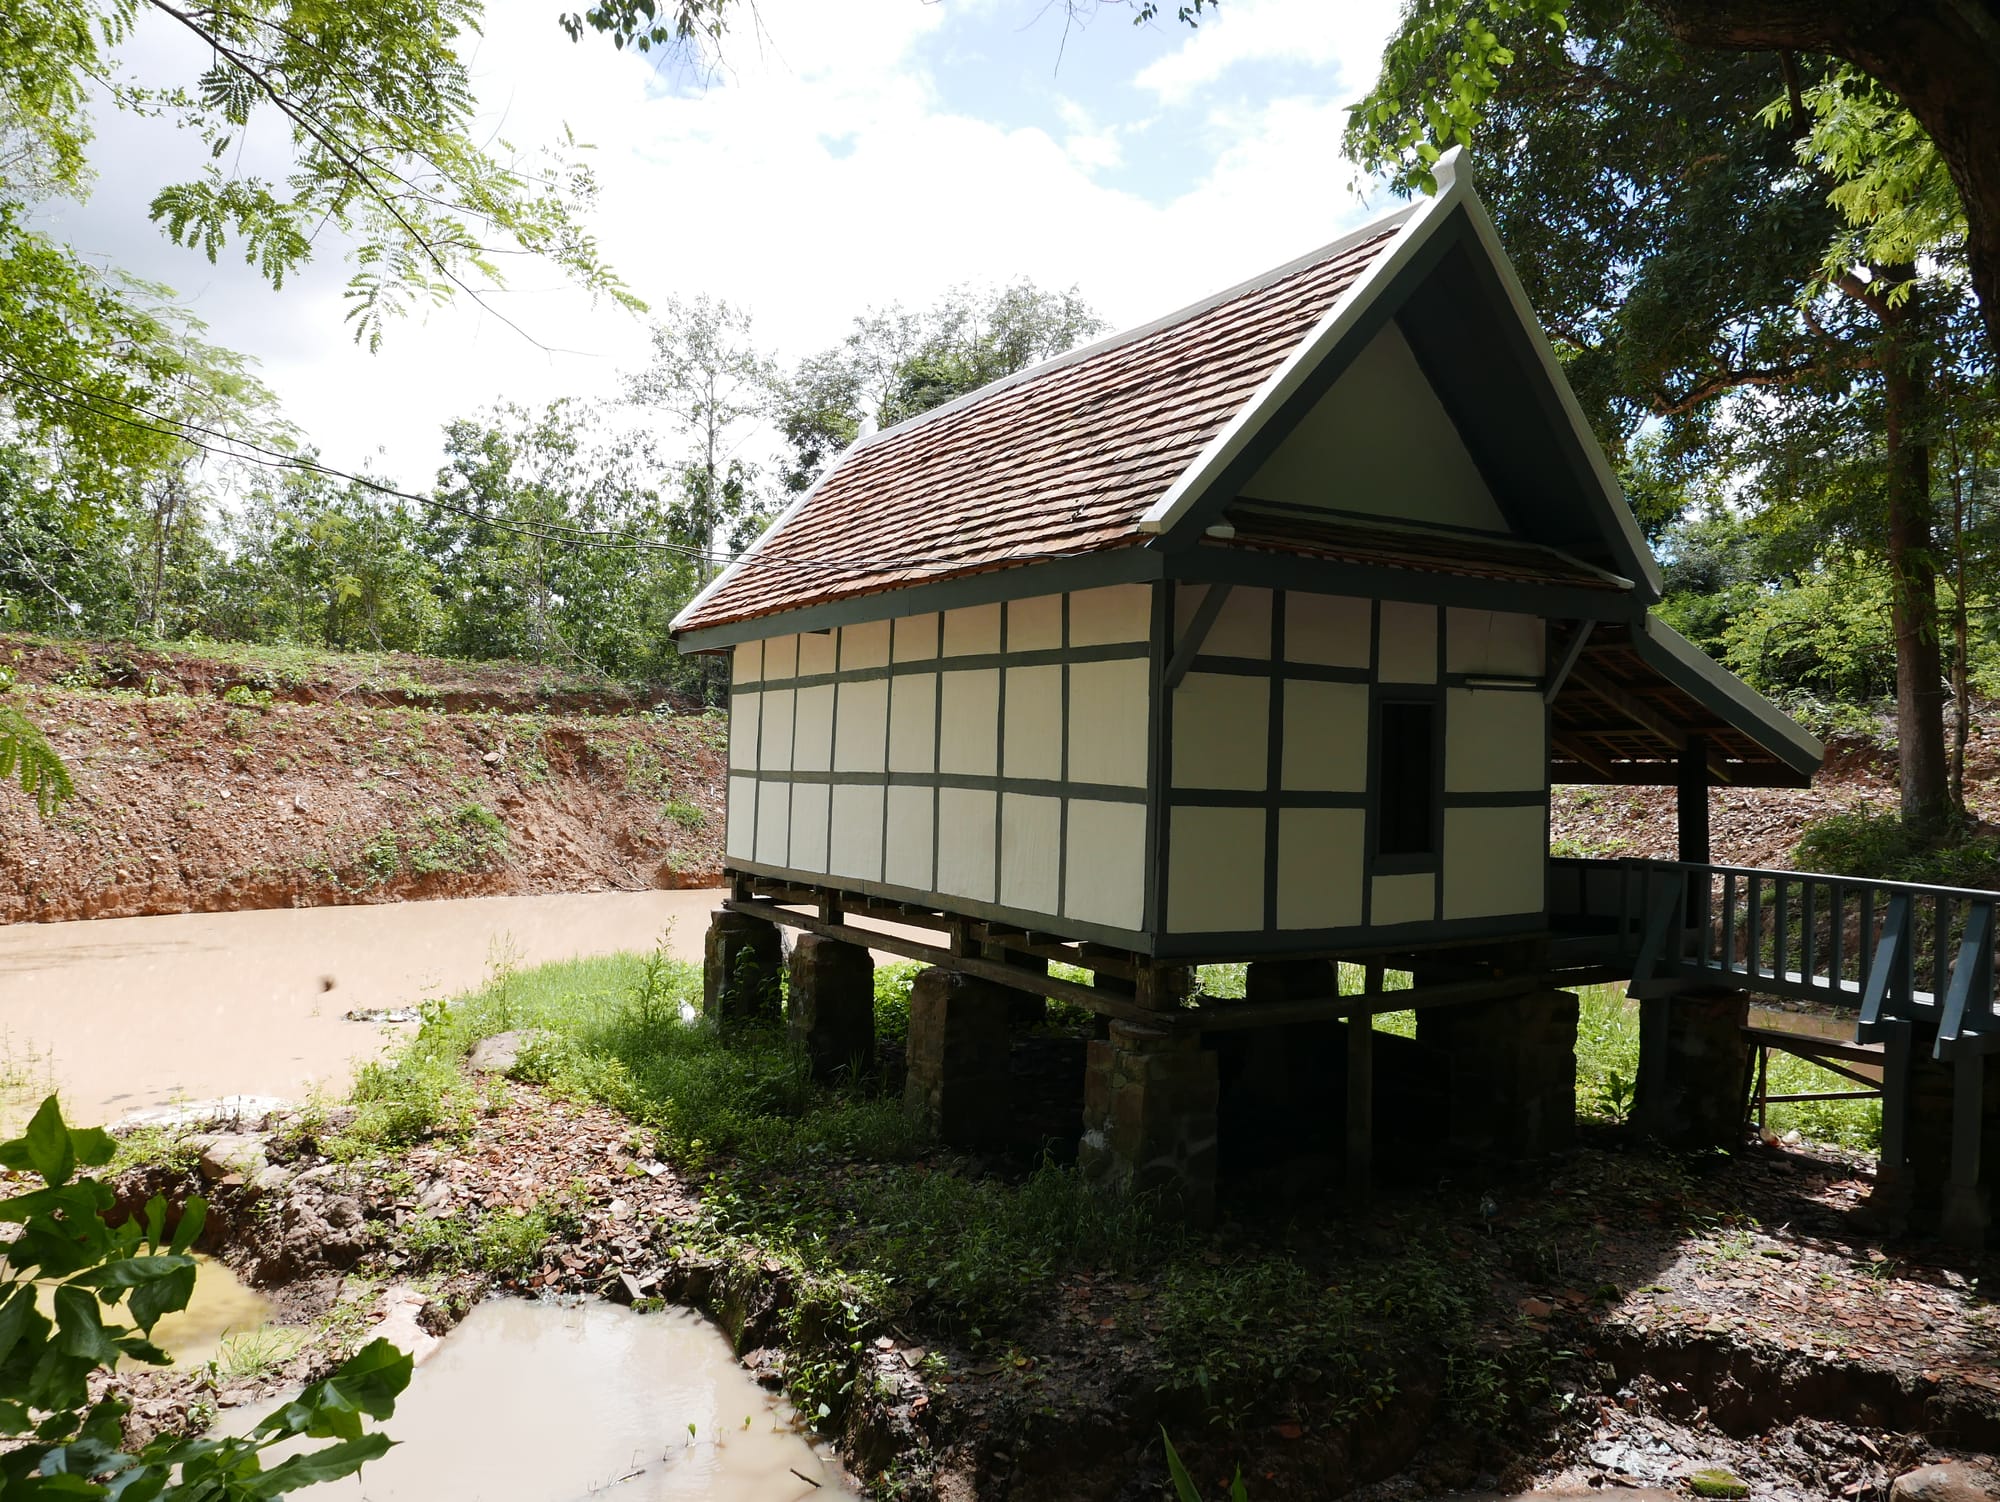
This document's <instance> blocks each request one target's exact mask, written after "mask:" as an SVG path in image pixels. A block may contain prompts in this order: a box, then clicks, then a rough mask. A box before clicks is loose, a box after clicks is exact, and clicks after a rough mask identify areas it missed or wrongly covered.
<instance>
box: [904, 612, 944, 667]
mask: <svg viewBox="0 0 2000 1502" xmlns="http://www.w3.org/2000/svg"><path fill="white" fill-rule="evenodd" d="M895 647H896V661H898V662H925V661H928V660H929V659H930V658H933V657H935V656H937V655H938V618H937V616H936V615H935V614H931V615H905V616H898V617H897V619H896V639H895Z"/></svg>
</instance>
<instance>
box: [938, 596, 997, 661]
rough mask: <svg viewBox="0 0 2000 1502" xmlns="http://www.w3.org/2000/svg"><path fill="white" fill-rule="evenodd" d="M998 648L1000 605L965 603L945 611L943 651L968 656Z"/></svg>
mask: <svg viewBox="0 0 2000 1502" xmlns="http://www.w3.org/2000/svg"><path fill="white" fill-rule="evenodd" d="M999 650H1000V607H999V606H998V605H968V606H966V607H965V608H964V609H962V610H947V611H946V612H945V613H944V655H945V656H947V657H971V656H974V655H979V654H991V653H994V652H997V651H999Z"/></svg>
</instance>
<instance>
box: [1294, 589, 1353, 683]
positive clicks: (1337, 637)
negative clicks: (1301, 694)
mask: <svg viewBox="0 0 2000 1502" xmlns="http://www.w3.org/2000/svg"><path fill="white" fill-rule="evenodd" d="M1373 607H1374V602H1373V601H1370V600H1361V599H1356V598H1354V597H1353V596H1351V595H1309V594H1301V593H1300V592H1299V591H1297V590H1288V591H1287V592H1286V594H1285V661H1287V662H1309V663H1312V664H1314V665H1315V666H1318V667H1327V668H1366V667H1367V666H1368V664H1369V661H1370V658H1369V651H1368V649H1369V644H1370V636H1369V634H1370V632H1372V631H1373V630H1374V624H1373V616H1374V608H1373Z"/></svg>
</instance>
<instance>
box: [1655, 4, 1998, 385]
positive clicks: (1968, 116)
mask: <svg viewBox="0 0 2000 1502" xmlns="http://www.w3.org/2000/svg"><path fill="white" fill-rule="evenodd" d="M1642 3H1643V4H1644V5H1645V6H1646V8H1647V9H1648V10H1650V11H1652V12H1653V13H1654V14H1655V15H1657V16H1658V17H1659V18H1660V19H1661V21H1662V22H1664V23H1665V25H1666V27H1667V29H1668V30H1669V31H1671V32H1672V33H1673V34H1674V35H1675V36H1676V37H1678V38H1679V39H1680V40H1681V41H1683V42H1687V43H1689V44H1690V45H1692V46H1697V47H1722V48H1729V49H1733V50H1737V51H1754V50H1758V49H1762V48H1767V47H1768V48H1774V49H1777V50H1779V51H1796V52H1820V53H1825V54H1828V55H1830V56H1833V57H1839V58H1845V59H1846V60H1847V61H1848V62H1851V63H1853V64H1854V65H1855V66H1856V67H1858V68H1861V69H1862V70H1863V71H1865V72H1867V73H1868V74H1869V75H1870V76H1872V77H1874V78H1876V79H1878V80H1880V81H1881V82H1882V83H1883V84H1884V85H1885V86H1887V87H1888V88H1890V89H1891V90H1893V91H1894V92H1895V93H1896V95H1897V96H1898V97H1899V98H1900V99H1901V100H1902V101H1903V103H1904V104H1905V105H1907V106H1908V107H1909V111H1910V113H1911V114H1913V115H1915V116H1916V117H1917V119H1918V120H1919V121H1920V122H1921V123H1922V125H1923V127H1924V129H1925V130H1927V131H1929V132H1930V136H1931V139H1932V140H1933V141H1935V142H1936V143H1937V148H1938V154H1939V155H1940V156H1941V157H1943V159H1944V163H1945V166H1946V167H1947V168H1949V169H1950V172H1951V180H1952V182H1953V183H1954V184H1955V185H1956V186H1957V188H1958V196H1959V199H1960V201H1961V202H1962V203H1963V204H1964V205H1965V222H1966V231H1967V234H1966V255H1967V260H1968V262H1969V263H1970V269H1971V274H1972V290H1973V293H1974V295H1975V296H1977V297H1978V299H1979V308H1980V312H1981V314H1982V315H1983V316H1984V318H1985V320H1986V336H1987V339H1988V340H1989V341H1990V342H1991V343H1992V345H1993V347H1994V349H1995V350H1996V351H2000V0H1642Z"/></svg>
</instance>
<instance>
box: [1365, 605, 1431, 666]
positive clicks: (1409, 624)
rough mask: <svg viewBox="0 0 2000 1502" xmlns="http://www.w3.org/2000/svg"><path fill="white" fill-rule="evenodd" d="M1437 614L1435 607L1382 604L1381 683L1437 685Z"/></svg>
mask: <svg viewBox="0 0 2000 1502" xmlns="http://www.w3.org/2000/svg"><path fill="white" fill-rule="evenodd" d="M1437 633H1438V613H1437V607H1436V606H1435V605H1411V604H1409V603H1407V602H1405V601H1402V600H1384V601H1383V602H1382V652H1381V667H1380V669H1379V671H1378V673H1377V675H1376V676H1377V677H1379V678H1380V679H1381V680H1382V681H1383V682H1384V683H1435V682H1437V670H1438V660H1437V647H1438V636H1437Z"/></svg>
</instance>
